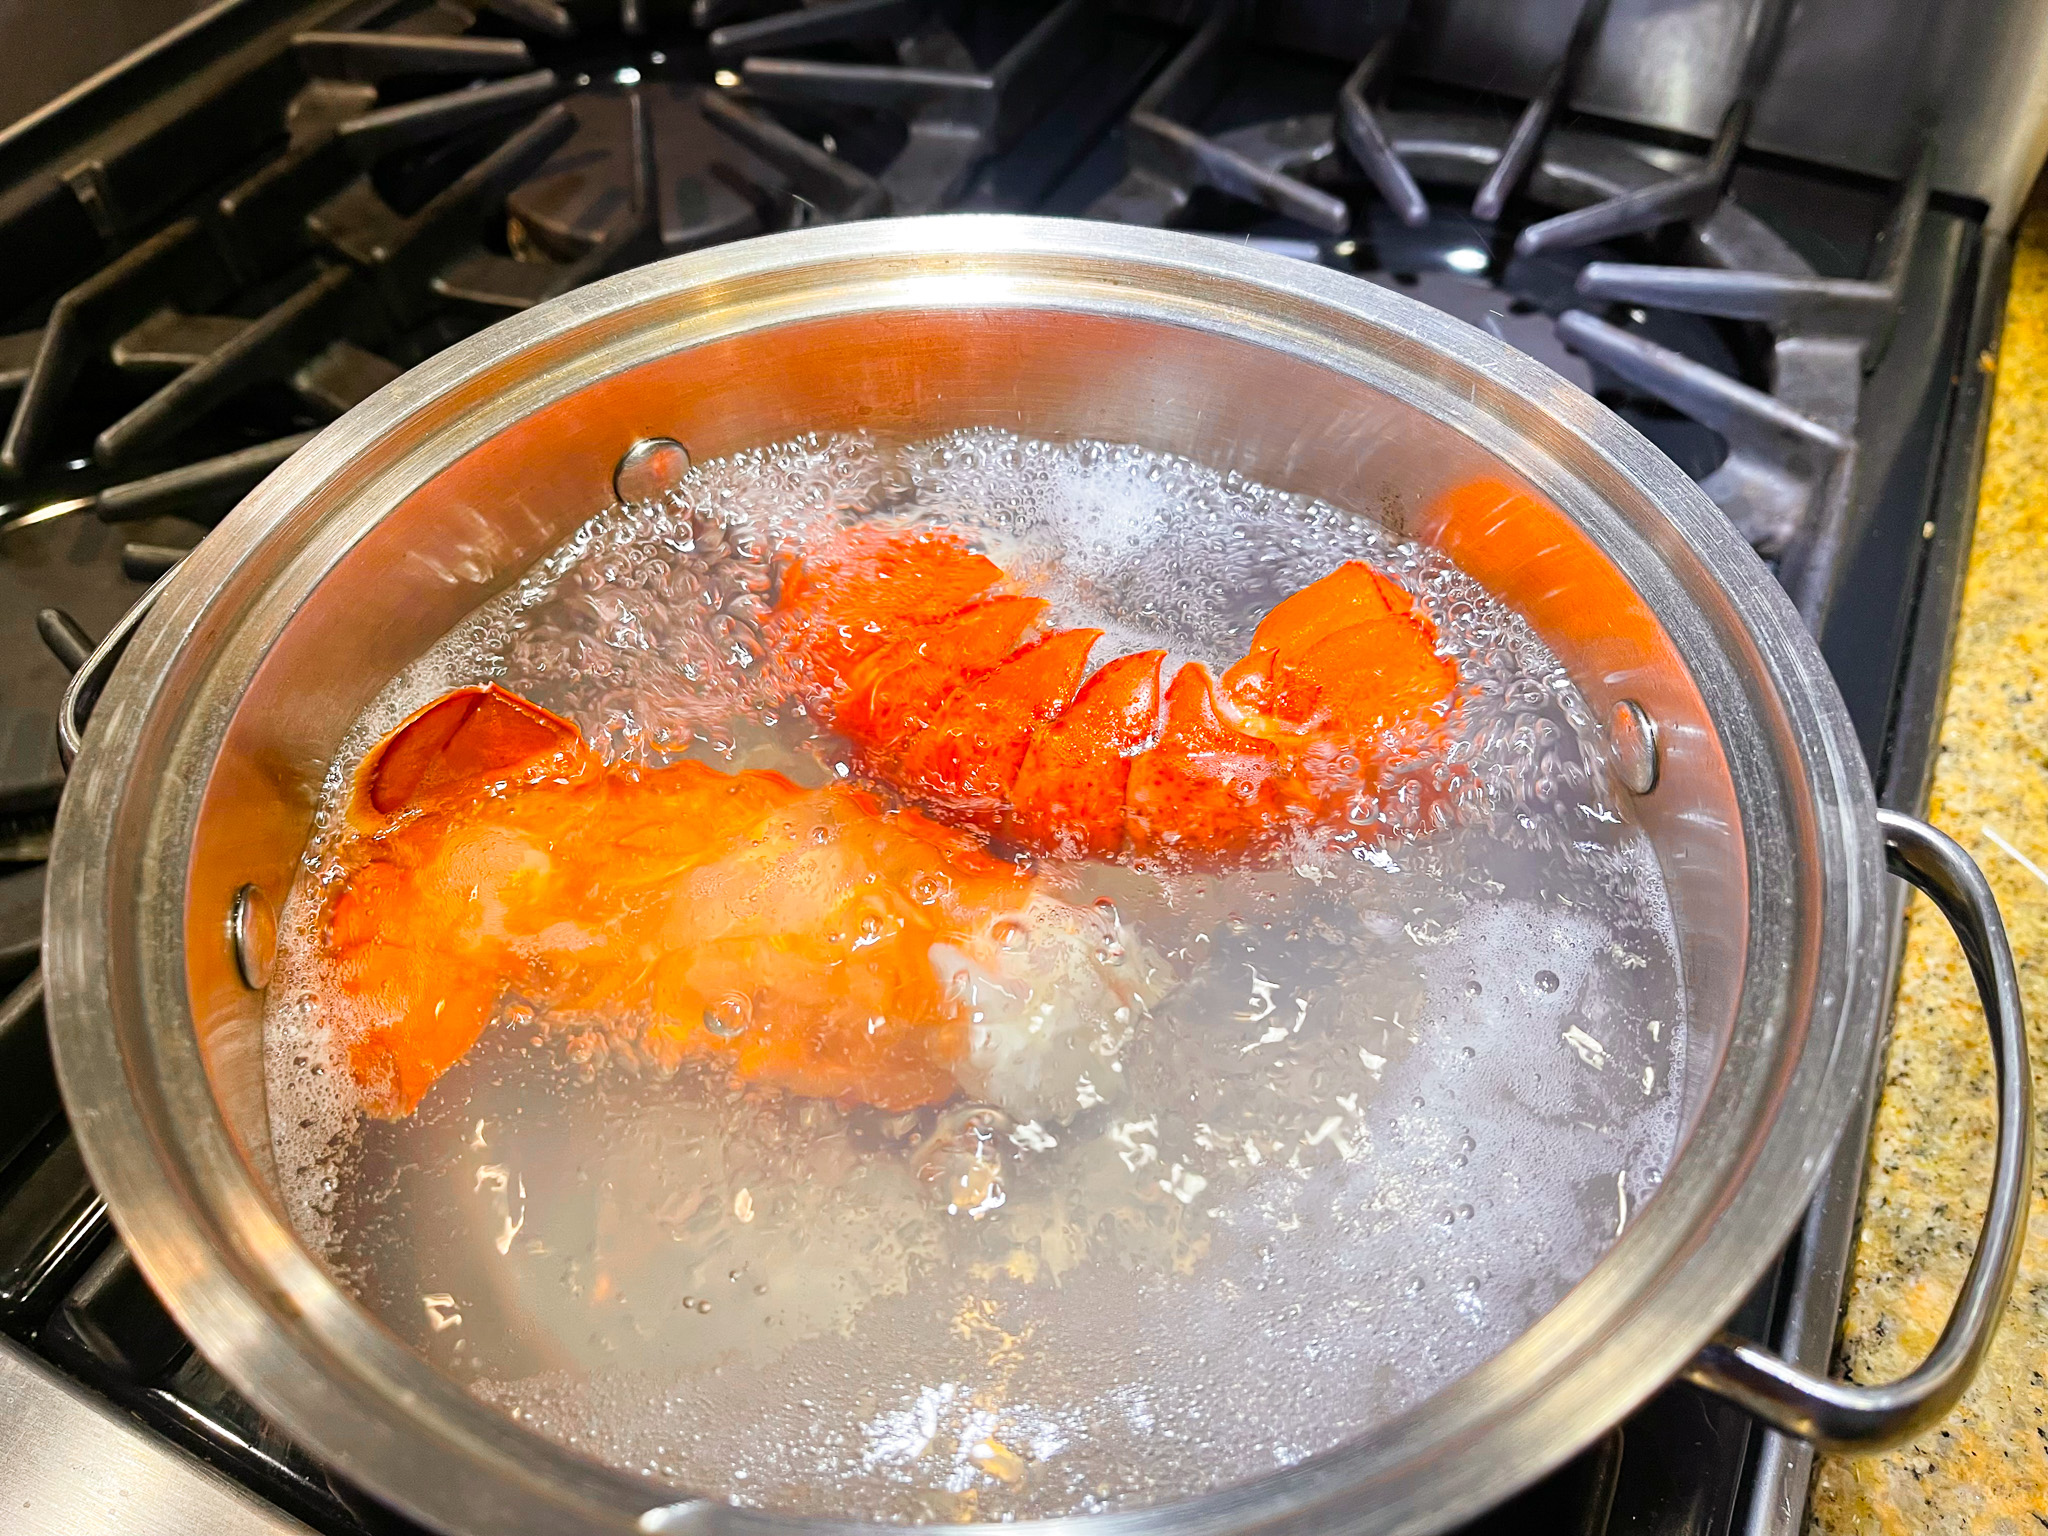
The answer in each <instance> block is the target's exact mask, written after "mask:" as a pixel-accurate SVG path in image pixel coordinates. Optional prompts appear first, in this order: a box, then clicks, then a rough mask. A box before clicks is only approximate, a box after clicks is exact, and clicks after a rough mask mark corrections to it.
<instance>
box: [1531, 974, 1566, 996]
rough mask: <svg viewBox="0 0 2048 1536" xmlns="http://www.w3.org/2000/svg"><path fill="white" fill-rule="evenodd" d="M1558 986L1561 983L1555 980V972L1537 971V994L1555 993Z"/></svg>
mask: <svg viewBox="0 0 2048 1536" xmlns="http://www.w3.org/2000/svg"><path fill="white" fill-rule="evenodd" d="M1560 985H1561V983H1560V982H1559V981H1558V979H1557V972H1555V971H1538V972H1537V973H1536V990H1537V991H1538V992H1555V991H1556V990H1557V989H1558V987H1559V986H1560Z"/></svg>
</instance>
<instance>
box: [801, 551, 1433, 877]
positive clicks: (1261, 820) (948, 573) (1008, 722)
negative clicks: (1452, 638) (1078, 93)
mask: <svg viewBox="0 0 2048 1536" xmlns="http://www.w3.org/2000/svg"><path fill="white" fill-rule="evenodd" d="M863 534H864V535H865V536H863ZM825 548H826V552H825V554H824V555H823V557H822V559H823V561H824V562H825V564H826V566H827V567H828V568H829V569H830V571H831V572H833V573H835V574H834V575H833V577H832V583H831V591H832V601H831V604H830V607H831V612H832V614H833V626H834V627H833V629H832V633H833V634H834V635H838V636H843V635H847V634H853V635H859V636H861V637H863V639H862V644H863V646H864V647H865V649H863V650H862V652H861V654H860V656H859V657H858V659H856V660H853V661H852V662H850V663H848V664H846V665H845V666H844V667H843V668H842V669H841V670H838V671H834V670H833V666H836V665H838V663H837V662H834V663H833V664H832V665H824V664H821V663H820V662H819V660H818V652H817V649H816V647H815V645H812V644H811V643H810V642H809V641H808V640H806V641H805V642H803V643H804V645H807V646H809V647H810V648H809V649H802V648H800V650H799V652H798V654H797V655H796V656H795V658H794V659H795V661H796V663H797V665H798V667H799V669H800V671H801V672H802V673H803V674H804V675H805V676H807V677H808V679H809V681H810V683H811V685H812V686H813V687H814V688H815V689H817V690H818V691H819V693H820V694H821V695H822V702H823V703H824V704H825V705H826V707H827V709H828V710H829V711H830V714H831V718H832V721H833V724H834V725H835V726H836V727H837V729H838V730H839V731H840V732H841V734H843V735H845V736H847V737H849V738H850V739H851V740H852V741H853V742H854V744H855V745H856V746H858V747H860V748H861V749H862V751H863V752H864V753H865V755H866V756H867V759H868V765H869V767H870V768H871V769H872V770H873V771H875V772H877V773H878V774H880V775H881V776H883V777H884V778H886V779H888V780H889V782H891V783H892V784H895V785H896V786H898V787H899V788H901V789H904V790H906V791H909V792H911V793H913V794H923V795H927V796H930V797H932V798H933V799H934V800H935V801H937V802H938V803H940V804H943V805H945V806H946V807H948V808H949V809H951V810H952V811H954V812H956V813H961V814H966V815H968V816H970V817H972V818H973V819H975V820H978V821H980V822H982V823H983V824H986V825H992V826H995V827H998V828H1000V829H1001V830H1002V831H1003V832H1004V833H1005V834H1007V835H1008V836H1011V837H1013V838H1015V839H1016V840H1018V841H1019V842H1022V843H1024V844H1025V845H1027V846H1029V847H1033V848H1039V849H1045V850H1053V851H1069V852H1081V853H1088V854H1093V855H1097V856H1110V855H1114V854H1116V853H1118V852H1121V851H1123V850H1124V849H1126V848H1128V849H1129V850H1131V851H1132V852H1134V853H1137V854H1139V855H1141V856H1146V857H1168V858H1176V859H1184V858H1197V859H1199V858H1218V857H1223V858H1228V857H1235V856H1239V855H1242V854H1245V853H1247V852H1250V851H1253V850H1255V849H1257V848H1259V847H1261V846H1268V845H1270V844H1271V843H1272V842H1273V841H1274V840H1275V839H1277V838H1279V837H1282V836H1284V835H1285V834H1287V833H1288V832H1289V831H1291V830H1294V829H1297V828H1305V827H1309V826H1312V825H1314V824H1315V823H1316V822H1318V821H1319V820H1328V819H1331V818H1333V817H1336V816H1339V815H1342V814H1344V813H1345V811H1346V810H1347V808H1348V807H1349V806H1350V805H1351V803H1352V802H1353V801H1355V800H1356V799H1357V798H1358V796H1360V795H1361V794H1363V793H1366V792H1369V791H1370V790H1371V789H1372V787H1373V773H1374V770H1373V766H1372V756H1373V751H1374V743H1375V741H1376V738H1377V737H1378V736H1379V735H1380V733H1382V732H1384V731H1388V730H1393V729H1400V728H1404V727H1406V726H1407V725H1408V724H1410V723H1411V722H1417V721H1428V720H1431V719H1435V718H1441V716H1442V714H1443V712H1444V710H1445V709H1446V708H1447V707H1448V705H1449V702H1450V699H1451V696H1452V694H1453V692H1454V690H1455V688H1456V685H1457V678H1458V673H1457V667H1456V665H1455V664H1454V663H1453V662H1452V661H1451V660H1449V659H1448V658H1447V657H1443V656H1439V655H1438V654H1437V650H1436V629H1435V626H1434V625H1433V624H1431V622H1430V620H1429V617H1428V615H1427V614H1426V613H1424V612H1423V611H1422V609H1421V608H1420V607H1419V606H1418V605H1417V603H1416V600H1415V598H1414V596H1413V595H1412V594H1410V593H1409V592H1408V591H1407V590H1406V589H1404V588H1403V587H1401V586H1400V585H1399V584H1398V583H1397V582H1394V581H1392V580H1390V579H1388V578H1387V577H1385V576H1383V575H1381V574H1380V573H1379V572H1378V571H1376V570H1374V569H1373V568H1372V567H1371V566H1369V565H1366V564H1364V563H1363V562H1361V561H1357V560H1351V561H1347V562H1345V563H1344V564H1343V565H1340V566H1339V567H1338V568H1337V569H1336V570H1334V571H1332V572H1331V573H1330V574H1329V575H1328V576H1325V577H1323V578H1322V579H1321V580H1320V581H1317V582H1314V583H1311V584H1310V585H1309V586H1307V587H1304V588H1303V589H1302V590H1301V591H1299V592H1296V593H1294V594H1293V595H1291V596H1289V597H1287V598H1286V599H1284V600H1283V601H1281V602H1280V603H1278V604H1276V605H1275V606H1274V607H1273V609H1272V611H1271V612H1269V613H1268V614H1267V615H1266V617H1265V618H1264V619H1263V620H1262V621H1261V622H1260V624H1259V626H1258V628H1257V630H1256V631H1255V632H1254V633H1253V636H1252V643H1251V647H1250V649H1249V650H1248V651H1247V653H1246V655H1245V656H1244V658H1243V659H1242V660H1240V661H1239V662H1237V663H1236V664H1235V665H1234V666H1232V667H1231V668H1230V669H1229V670H1228V671H1226V672H1225V673H1224V675H1223V678H1222V681H1221V683H1220V684H1219V683H1218V681H1217V679H1216V678H1215V677H1214V676H1213V675H1212V674H1211V673H1210V672H1209V670H1208V668H1206V667H1203V666H1199V665H1194V664H1190V665H1189V666H1186V667H1183V668H1182V669H1181V671H1180V673H1179V674H1178V675H1177V676H1176V677H1175V678H1174V681H1173V685H1172V686H1171V687H1170V688H1169V689H1168V690H1167V691H1166V694H1165V701H1164V702H1165V718H1164V720H1163V722H1162V721H1161V719H1160V714H1159V711H1160V702H1161V700H1160V692H1159V682H1158V674H1159V666H1160V661H1161V659H1162V657H1161V654H1160V653H1157V652H1148V653H1146V654H1145V655H1144V656H1142V657H1119V658H1116V659H1115V660H1112V661H1110V662H1109V663H1107V664H1106V665H1105V666H1104V667H1103V668H1102V669H1101V670H1100V671H1098V672H1097V673H1096V674H1095V676H1094V677H1093V678H1091V679H1089V680H1088V681H1087V682H1086V683H1082V681H1081V676H1082V671H1083V669H1084V667H1085V665H1086V656H1087V653H1088V651H1089V649H1090V648H1091V647H1092V646H1093V644H1094V643H1095V641H1096V640H1097V639H1099V638H1100V634H1099V632H1097V631H1095V630H1058V631H1054V632H1053V633H1051V634H1049V635H1045V636H1043V637H1041V638H1040V639H1038V640H1036V641H1035V642H1031V643H1029V644H1026V645H1024V646H1022V648H1019V649H1013V647H1017V646H1018V643H1019V642H1020V641H1022V640H1023V639H1024V637H1025V635H1026V634H1027V632H1028V631H1029V630H1030V628H1031V626H1032V625H1033V624H1035V623H1036V622H1037V621H1038V620H1039V618H1040V617H1041V616H1042V614H1043V612H1044V608H1045V605H1044V604H1043V603H1042V602H1040V601H1039V600H1037V599H1035V598H1028V597H1016V596H999V597H987V598H983V597H980V596H979V594H980V593H982V592H985V591H986V590H987V585H988V584H992V582H993V578H990V581H989V583H987V584H982V585H973V584H974V583H981V582H982V580H983V577H984V576H986V575H987V573H988V572H994V571H996V568H995V567H994V566H993V565H991V564H988V563H987V562H986V561H985V560H983V557H981V556H979V555H975V554H973V553H972V552H971V551H970V550H968V548H967V546H966V544H965V543H964V541H961V540H959V539H957V538H946V537H942V536H941V535H940V534H938V533H935V532H933V531H931V530H923V531H919V532H917V533H914V534H913V533H905V532H895V533H890V532H886V531H881V530H877V529H874V528H871V527H870V528H865V529H863V528H861V527H856V528H855V529H853V530H849V531H847V532H843V533H840V534H838V535H835V536H834V538H833V539H832V540H829V541H827V544H826V547H825ZM848 549H857V551H858V558H857V559H854V558H853V557H850V556H849V555H847V554H846V553H845V551H846V550H848ZM818 558H819V557H813V556H812V555H810V554H806V555H804V556H803V557H801V559H800V560H799V561H798V562H797V563H796V565H795V566H794V567H793V569H794V570H797V571H800V572H803V573H804V575H803V577H802V579H801V580H799V581H797V582H796V584H795V595H794V598H793V599H792V597H791V596H790V592H791V585H790V583H789V582H787V581H786V582H785V586H784V593H785V597H784V609H785V610H787V612H788V613H789V614H790V617H787V618H784V619H782V622H783V623H784V624H785V625H786V626H788V629H789V632H791V633H796V634H799V635H810V634H812V633H814V632H815V614H816V612H817V611H819V609H820V607H821V600H820V598H819V597H818V595H817V589H816V587H815V586H814V585H813V582H814V580H815V579H816V578H813V576H812V575H810V574H809V573H810V572H811V571H812V568H813V565H814V564H815V563H816V562H817V559H818ZM921 560H932V561H935V562H936V563H937V569H936V570H935V572H934V573H933V574H932V575H931V576H930V577H929V578H921V577H920V578H912V577H910V576H909V575H908V574H907V573H908V572H909V571H910V570H911V569H912V568H913V567H915V566H916V565H917V563H918V562H919V561H921ZM977 561H980V562H981V564H978V565H977V564H975V562H977ZM847 567H857V568H858V570H859V571H860V572H868V571H886V572H888V573H889V575H888V579H887V580H882V579H880V578H870V577H867V576H865V575H862V576H859V577H858V578H847V577H841V576H839V575H837V574H836V573H838V572H840V571H841V570H842V569H843V568H847ZM996 574H997V575H998V576H999V575H1000V572H996ZM956 585H957V586H959V587H960V588H962V589H965V588H966V587H968V586H970V585H972V586H973V593H974V596H973V597H972V598H971V599H969V600H966V601H963V602H962V604H961V605H960V606H959V607H958V608H956V609H955V610H954V611H952V612H951V613H950V614H947V615H942V616H936V617H935V616H933V615H932V613H931V607H930V606H929V605H930V604H935V603H938V602H940V601H942V600H943V594H946V593H949V592H950V591H951V590H952V589H953V587H954V586H956ZM870 592H876V593H880V594H882V598H883V601H884V602H885V604H886V605H891V606H888V607H887V608H886V611H884V610H882V609H877V610H873V611H870V610H867V609H864V608H863V606H862V605H863V603H865V602H866V601H867V598H868V594H869V593H870ZM910 593H914V594H915V598H914V601H911V600H909V599H907V598H906V596H905V594H910ZM911 607H915V610H916V613H917V616H918V617H917V619H916V621H915V622H910V623H905V622H903V619H902V615H903V614H906V613H908V612H909V611H910V609H911ZM779 612H780V611H779ZM807 626H809V627H807ZM878 637H879V638H878ZM836 654H837V653H835V655H836ZM1155 735H1156V736H1157V740H1156V742H1155V741H1154V740H1153V738H1154V737H1155Z"/></svg>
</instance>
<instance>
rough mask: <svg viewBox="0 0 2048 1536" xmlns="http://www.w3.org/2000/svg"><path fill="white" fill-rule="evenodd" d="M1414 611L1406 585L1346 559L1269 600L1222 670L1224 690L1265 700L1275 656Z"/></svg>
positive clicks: (1254, 702)
mask: <svg viewBox="0 0 2048 1536" xmlns="http://www.w3.org/2000/svg"><path fill="white" fill-rule="evenodd" d="M1414 611H1415V599H1414V598H1413V597H1411V596H1410V595H1409V593H1408V591H1407V589H1406V588H1404V587H1402V586H1401V585H1400V584H1399V583H1398V582H1395V581H1392V580H1390V579H1388V578H1387V577H1385V576H1382V575H1381V574H1380V573H1379V572H1378V571H1376V570H1374V569H1373V568H1372V567H1371V566H1369V565H1367V564H1366V563H1365V562H1364V561H1362V560H1347V561H1345V562H1344V563H1343V564H1342V565H1340V566H1338V567H1337V569H1336V570H1334V571H1332V572H1330V574H1329V575H1327V576H1325V577H1323V578H1322V579H1321V580H1320V581H1313V582H1310V583H1309V584H1308V585H1307V586H1305V587H1303V588H1302V589H1301V590H1300V591H1299V592H1296V593H1293V594H1291V595H1290V596H1288V597H1285V598H1282V599H1281V600H1280V601H1279V602H1278V603H1275V604H1274V605H1273V607H1272V609H1271V611H1270V612H1268V613H1267V615H1266V616H1265V617H1264V618H1263V619H1261V620H1260V621H1259V627H1258V628H1257V629H1255V630H1253V631H1252V644H1251V649H1250V650H1249V651H1247V652H1246V653H1245V657H1244V659H1243V660H1242V661H1240V662H1238V663H1237V664H1236V665H1235V666H1233V667H1231V668H1230V669H1229V670H1228V671H1227V672H1225V673H1224V674H1223V689H1224V692H1225V693H1226V694H1228V695H1229V696H1230V697H1231V698H1232V699H1234V700H1236V701H1237V702H1238V703H1240V704H1243V705H1246V706H1247V707H1257V706H1259V705H1260V704H1262V703H1263V702H1265V699H1266V689H1267V687H1268V685H1269V684H1270V682H1271V680H1272V678H1273V673H1274V666H1275V663H1276V662H1284V661H1285V660H1286V659H1287V658H1288V657H1289V656H1298V655H1300V654H1302V653H1303V652H1305V651H1306V650H1308V648H1309V647H1311V646H1313V645H1315V644H1316V643H1317V642H1318V641H1320V640H1323V639H1325V638H1327V637H1328V636H1330V635H1333V634H1335V633H1336V632H1337V631H1338V630H1340V629H1348V628H1350V627H1351V626H1352V625H1354V624H1364V623H1369V622H1371V621H1372V620H1374V619H1384V618H1388V617H1391V616H1393V615H1397V614H1410V613H1413V612H1414ZM1422 622H1423V623H1425V624H1426V623H1427V622H1428V621H1427V620H1426V619H1425V620H1423V621H1422Z"/></svg>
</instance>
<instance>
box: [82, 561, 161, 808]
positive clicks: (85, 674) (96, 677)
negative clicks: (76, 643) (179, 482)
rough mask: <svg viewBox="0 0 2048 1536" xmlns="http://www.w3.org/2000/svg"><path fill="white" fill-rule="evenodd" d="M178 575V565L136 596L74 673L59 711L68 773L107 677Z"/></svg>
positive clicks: (111, 673) (112, 672) (83, 742)
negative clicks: (165, 587) (166, 587)
mask: <svg viewBox="0 0 2048 1536" xmlns="http://www.w3.org/2000/svg"><path fill="white" fill-rule="evenodd" d="M176 574H177V568H176V567H175V566H174V567H173V568H172V569H170V570H168V571H166V572H164V574H163V575H161V576H159V577H158V578H157V580H156V585H154V586H152V587H151V588H150V589H149V590H148V591H147V592H145V593H143V594H142V596H140V597H138V598H137V599H135V602H134V604H133V605H132V606H131V607H130V608H129V609H128V611H127V612H126V613H124V614H122V615H121V617H120V619H119V620H118V621H116V623H115V625H114V627H113V628H112V629H110V630H108V631H107V638H106V639H104V640H102V641H101V642H100V643H99V644H98V645H96V646H94V647H93V650H92V654H91V655H90V656H88V657H86V658H85V660H84V661H82V662H81V663H79V667H78V670H77V671H76V672H74V673H72V674H71V683H70V685H69V686H68V687H66V688H65V690H64V702H63V704H62V705H61V706H59V708H58V710H57V758H58V761H60V762H61V763H63V765H64V771H65V772H67V773H69V772H70V771H71V764H72V762H73V761H74V760H76V758H77V757H78V749H79V748H80V747H81V746H83V745H84V744H85V724H86V722H87V721H88V720H90V719H91V718H92V710H93V706H94V705H95V704H97V703H99V701H100V692H101V690H102V689H104V688H105V687H106V686H107V679H108V678H110V677H112V676H113V675H114V667H115V665H116V664H117V663H118V662H119V661H120V660H121V654H122V652H124V651H126V650H127V649H128V642H129V641H130V640H133V639H134V638H135V631H136V630H138V629H140V628H141V627H142V621H143V620H144V619H146V618H148V617H149V610H150V609H151V608H153V607H155V606H156V600H157V598H159V597H160V596H162V595H163V590H164V585H165V583H167V582H169V581H170V579H171V577H173V576H174V575H176Z"/></svg>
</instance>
